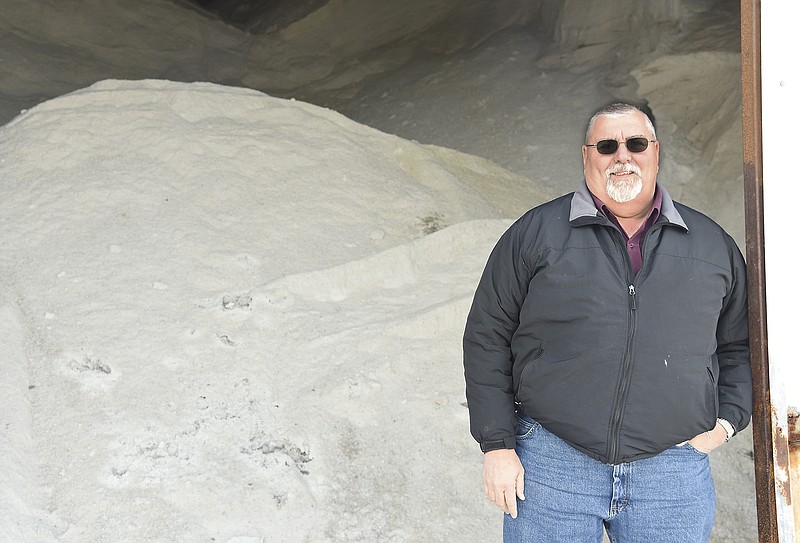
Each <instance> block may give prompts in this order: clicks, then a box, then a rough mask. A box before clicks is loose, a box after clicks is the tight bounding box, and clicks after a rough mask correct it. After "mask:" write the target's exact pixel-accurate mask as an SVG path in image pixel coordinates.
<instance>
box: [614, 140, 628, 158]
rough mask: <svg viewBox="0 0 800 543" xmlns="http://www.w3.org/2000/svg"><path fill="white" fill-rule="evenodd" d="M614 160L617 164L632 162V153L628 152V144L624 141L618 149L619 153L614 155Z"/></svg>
mask: <svg viewBox="0 0 800 543" xmlns="http://www.w3.org/2000/svg"><path fill="white" fill-rule="evenodd" d="M614 158H615V159H616V160H617V162H629V161H630V160H631V152H630V151H628V142H627V141H623V142H622V143H620V144H619V146H618V147H617V152H616V153H614Z"/></svg>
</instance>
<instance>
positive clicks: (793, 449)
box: [741, 0, 800, 543]
mask: <svg viewBox="0 0 800 543" xmlns="http://www.w3.org/2000/svg"><path fill="white" fill-rule="evenodd" d="M761 22H762V21H761V2H760V1H759V0H741V30H742V32H741V36H742V141H743V154H744V185H745V186H744V196H745V234H746V256H747V266H748V296H749V306H750V320H749V324H750V360H751V367H752V373H753V389H754V390H753V391H754V399H753V452H754V459H755V479H756V481H755V482H756V505H757V507H758V541H759V543H784V542H789V541H798V542H800V533H798V525H797V524H796V521H797V519H800V511H798V509H800V496H798V494H800V481H798V479H800V475H798V469H800V451H798V447H800V432H798V420H797V416H796V413H795V414H791V413H787V410H786V405H785V400H786V398H785V397H784V395H783V394H782V389H781V388H780V387H781V386H782V385H783V383H776V384H775V388H774V389H773V388H771V385H770V374H771V372H770V364H769V349H768V344H767V307H766V303H767V295H766V294H767V288H766V287H767V284H766V266H765V249H764V247H765V237H764V190H763V189H764V179H763V167H764V162H763V155H762V137H763V134H762V117H761V115H762V86H761V83H762V72H761V68H762V66H761V38H762V35H761ZM792 504H794V505H792ZM792 518H794V519H795V522H794V523H793V522H792Z"/></svg>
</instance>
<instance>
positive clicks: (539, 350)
mask: <svg viewBox="0 0 800 543" xmlns="http://www.w3.org/2000/svg"><path fill="white" fill-rule="evenodd" d="M542 353H544V349H542V347H541V345H540V346H539V347H537V348H536V350H535V351H534V352H533V355H532V356H530V357H529V358H528V359H527V360H526V361H525V362H523V364H522V367H521V368H520V370H519V374H518V376H517V378H516V379H514V397H515V398H517V399H518V398H519V389H520V388H521V387H522V382H523V381H524V380H525V374H526V373H530V372H529V371H528V370H529V369H530V368H531V367H532V366H533V365H534V363H535V362H536V359H537V358H539V357H540V356H542Z"/></svg>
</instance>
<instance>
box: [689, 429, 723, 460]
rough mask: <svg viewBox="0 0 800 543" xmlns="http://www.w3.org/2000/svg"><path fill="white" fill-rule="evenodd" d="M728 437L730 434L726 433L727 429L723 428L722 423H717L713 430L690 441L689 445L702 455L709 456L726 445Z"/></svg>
mask: <svg viewBox="0 0 800 543" xmlns="http://www.w3.org/2000/svg"><path fill="white" fill-rule="evenodd" d="M727 437H728V434H727V432H725V428H723V427H722V425H721V424H720V423H717V425H716V426H714V429H713V430H709V431H708V432H703V433H702V434H699V435H696V436H694V437H693V438H692V439H690V440H689V445H691V446H692V447H694V448H695V449H697V450H698V451H700V452H702V453H706V454H708V453H710V452H711V451H713V450H714V449H716V448H717V447H719V446H720V445H722V444H723V443H725V439H726V438H727Z"/></svg>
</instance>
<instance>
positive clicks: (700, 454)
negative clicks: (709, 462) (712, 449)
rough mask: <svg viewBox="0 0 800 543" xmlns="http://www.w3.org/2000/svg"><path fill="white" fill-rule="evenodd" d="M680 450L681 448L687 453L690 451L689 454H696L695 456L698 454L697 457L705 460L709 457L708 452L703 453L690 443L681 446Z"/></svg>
mask: <svg viewBox="0 0 800 543" xmlns="http://www.w3.org/2000/svg"><path fill="white" fill-rule="evenodd" d="M680 448H681V449H686V450H687V451H689V452H692V453H694V454H696V455H698V456H701V457H703V458H705V457H706V456H708V453H706V452H703V451H701V450H700V449H695V448H694V446H693V445H692V444H691V443H689V442H687V443H686V444H684V445H681V446H680Z"/></svg>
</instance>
